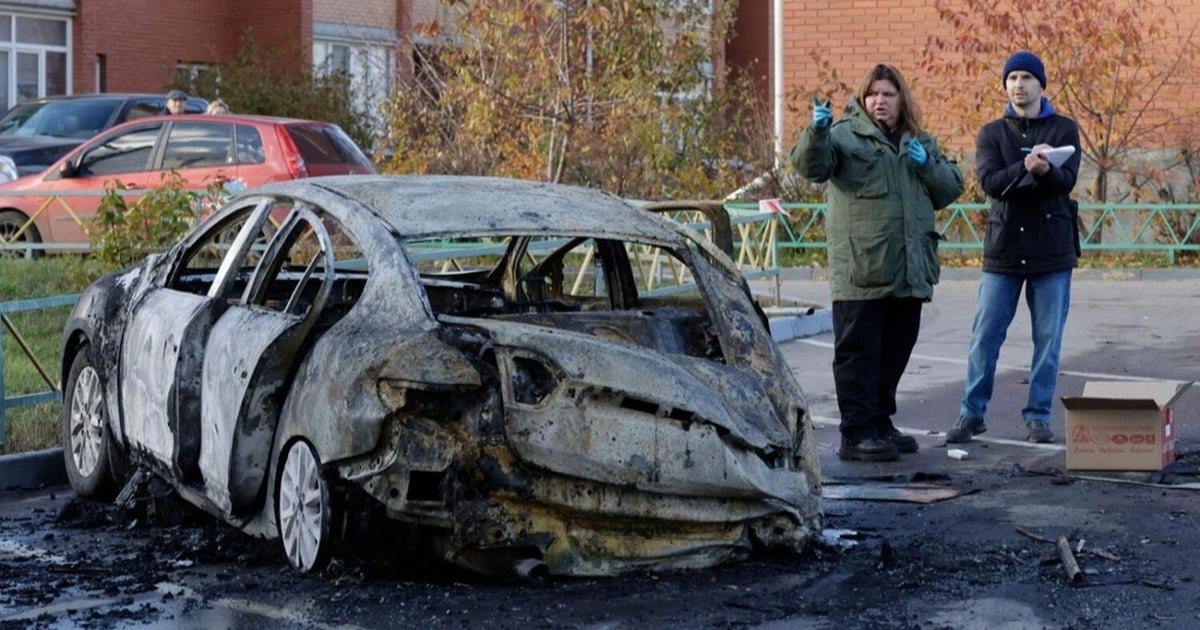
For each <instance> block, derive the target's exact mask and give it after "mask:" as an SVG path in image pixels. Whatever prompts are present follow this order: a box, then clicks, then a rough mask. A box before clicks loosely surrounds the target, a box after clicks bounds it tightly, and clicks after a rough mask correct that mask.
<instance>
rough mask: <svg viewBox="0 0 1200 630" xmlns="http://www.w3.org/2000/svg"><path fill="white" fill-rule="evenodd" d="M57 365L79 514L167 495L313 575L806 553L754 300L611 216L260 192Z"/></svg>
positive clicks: (505, 188) (798, 472)
mask: <svg viewBox="0 0 1200 630" xmlns="http://www.w3.org/2000/svg"><path fill="white" fill-rule="evenodd" d="M63 342H64V343H63V357H62V358H63V361H62V365H63V366H64V368H63V369H64V374H63V382H64V383H65V387H64V392H65V400H64V405H63V417H62V433H63V435H62V439H63V446H64V451H65V456H66V465H67V470H68V475H69V477H70V480H71V483H72V485H73V486H74V488H75V489H76V491H77V492H78V493H79V494H80V495H83V496H87V497H111V496H112V495H113V494H114V493H115V492H116V491H117V490H118V489H120V486H121V485H122V484H126V483H127V482H128V481H127V480H128V479H130V478H131V475H130V471H140V472H139V473H138V474H136V475H132V478H133V479H135V480H136V479H138V478H139V477H142V478H144V477H145V476H146V475H156V476H159V477H161V478H162V479H165V480H166V481H167V482H169V483H170V484H171V485H172V486H173V487H174V488H175V489H176V491H177V493H178V495H179V496H180V497H182V498H183V499H185V500H186V501H188V502H190V503H192V504H194V505H196V506H199V507H200V508H202V509H204V510H205V511H207V512H209V513H211V514H212V515H214V516H216V517H218V518H220V519H223V520H224V521H227V522H228V523H230V524H232V525H234V526H236V527H239V528H241V529H243V530H245V531H246V532H248V533H250V534H252V535H256V536H262V537H266V538H270V539H278V540H280V541H281V543H282V548H283V550H284V552H285V553H286V556H287V558H288V560H289V561H290V562H291V564H292V565H293V566H295V567H296V568H298V569H300V570H302V571H313V570H319V569H321V568H322V567H323V566H324V565H325V564H326V563H327V562H328V560H329V559H330V557H331V556H332V555H335V554H338V553H341V552H343V551H344V550H347V549H350V548H351V547H353V546H355V545H356V544H358V545H361V544H379V545H380V546H379V547H378V548H377V549H376V553H384V552H387V553H391V552H393V551H394V550H397V549H401V548H414V547H420V548H422V549H432V550H436V552H437V554H438V556H439V557H440V558H443V559H445V560H448V561H450V562H453V563H456V564H459V565H462V566H466V567H469V568H472V569H475V570H478V571H482V572H485V573H489V574H497V575H503V574H508V575H512V574H519V575H529V574H534V573H549V574H556V575H607V574H615V573H619V572H622V571H626V570H631V569H643V568H674V567H702V566H709V565H713V564H716V563H719V562H722V561H726V560H729V559H735V558H741V557H745V556H746V555H747V554H748V552H749V551H750V550H751V549H752V547H754V546H767V547H783V548H787V549H792V550H797V551H798V550H801V549H803V548H804V547H805V546H806V545H807V544H808V543H809V542H810V540H811V539H812V538H813V536H814V535H815V533H816V532H818V531H819V530H820V527H821V503H820V501H821V498H820V474H819V470H818V466H819V462H818V458H817V454H816V448H815V445H814V444H813V436H812V427H811V423H810V418H809V415H808V409H807V404H806V401H805V397H804V394H803V392H802V391H801V388H800V386H799V385H798V384H797V382H796V380H795V377H794V376H793V374H792V372H791V371H790V369H789V368H788V366H787V365H786V364H785V363H784V361H783V358H782V357H781V355H780V353H779V351H778V348H777V347H776V346H775V344H774V343H773V341H772V340H771V337H770V334H769V332H768V330H767V327H766V326H765V322H764V320H763V318H762V316H761V310H759V309H758V308H757V306H756V304H755V303H754V301H753V300H752V298H751V295H750V293H749V290H748V287H747V285H746V283H745V281H744V279H743V278H742V277H741V276H740V275H739V274H738V272H737V270H736V269H735V267H734V265H733V264H732V262H731V261H730V260H729V258H728V257H727V256H726V255H725V254H724V253H722V252H721V251H720V250H719V249H718V248H717V247H715V246H714V245H713V244H712V243H710V242H708V241H707V240H705V239H704V238H702V237H700V236H698V235H697V234H696V233H694V232H692V231H691V230H690V229H689V228H687V227H684V226H682V225H680V224H678V223H675V222H673V221H671V220H669V219H666V218H663V217H661V216H657V215H656V214H653V213H651V212H648V211H646V210H644V209H640V208H638V207H635V206H633V205H631V204H629V203H627V202H625V201H622V200H620V199H618V198H616V197H613V196H611V195H608V194H606V193H603V192H600V191H597V190H591V189H584V188H576V187H569V186H562V185H553V184H544V183H536V182H527V181H516V180H507V179H497V178H481V177H455V176H394V177H393V176H370V175H367V176H341V177H325V178H314V179H308V180H299V181H294V182H287V183H279V184H271V185H268V186H264V187H261V188H258V189H255V190H251V191H248V192H246V193H243V194H242V195H240V196H238V197H236V198H235V199H233V200H232V201H231V202H230V203H229V204H228V205H226V206H225V207H224V208H223V209H222V210H220V211H219V212H218V213H216V214H215V215H214V216H212V217H211V218H210V219H208V220H207V221H206V222H204V223H203V224H202V225H200V226H198V227H197V228H196V229H195V230H193V231H192V233H190V234H188V235H187V236H186V237H185V238H184V239H183V240H182V241H181V242H180V243H178V244H177V245H176V246H175V247H173V248H172V249H170V250H169V251H167V252H166V253H164V254H161V255H155V256H151V257H149V258H148V259H146V260H145V261H144V262H142V263H141V264H140V265H137V266H135V267H132V268H130V269H128V270H125V271H123V272H120V273H116V274H113V275H110V276H107V277H105V278H102V279H100V280H98V281H96V282H95V283H93V284H92V285H91V286H90V287H88V289H87V290H86V291H85V293H84V294H83V295H82V296H81V299H80V300H79V303H78V305H77V306H76V308H75V310H74V312H73V313H72V314H71V316H70V318H69V320H68V323H67V325H66V329H65V330H64V332H63ZM373 540H385V541H387V542H386V543H371V542H369V541H373ZM399 540H404V543H403V544H401V543H400V542H399Z"/></svg>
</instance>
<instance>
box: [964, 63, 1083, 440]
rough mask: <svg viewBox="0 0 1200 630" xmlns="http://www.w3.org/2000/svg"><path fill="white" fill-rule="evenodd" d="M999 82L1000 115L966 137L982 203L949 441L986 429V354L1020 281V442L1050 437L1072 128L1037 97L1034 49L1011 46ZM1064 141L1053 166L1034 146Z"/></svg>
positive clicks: (1067, 285) (1069, 208)
mask: <svg viewBox="0 0 1200 630" xmlns="http://www.w3.org/2000/svg"><path fill="white" fill-rule="evenodd" d="M1000 80H1001V81H1002V82H1003V84H1004V89H1005V91H1006V92H1007V95H1008V106H1007V107H1006V108H1005V111H1004V116H1003V117H1001V118H1000V119H998V120H994V121H992V122H990V123H988V124H986V125H984V126H983V128H982V129H980V130H979V137H978V138H977V139H976V141H975V171H976V173H977V174H978V176H979V184H980V186H981V187H982V188H983V191H984V192H985V193H987V195H988V197H990V198H991V209H990V210H989V212H988V220H987V236H986V238H985V240H984V245H983V274H982V275H981V276H980V280H979V298H978V300H977V301H976V305H975V321H974V323H973V324H972V325H971V344H970V346H969V349H968V351H967V352H968V354H967V377H966V387H965V392H964V393H963V399H962V403H961V405H960V407H959V411H958V421H957V422H956V423H955V425H954V427H953V428H952V429H950V430H949V431H947V432H946V442H949V443H959V442H968V441H970V440H971V438H972V437H973V436H975V435H978V434H980V433H983V432H984V431H987V425H985V424H984V421H983V419H984V415H985V414H986V413H987V406H988V402H989V401H990V400H991V398H992V389H993V386H994V385H995V378H996V360H997V358H998V357H999V356H1000V346H1001V345H1002V344H1003V343H1004V338H1005V336H1006V335H1007V334H1008V326H1009V324H1011V323H1012V320H1013V315H1014V314H1015V313H1016V310H1017V304H1018V303H1019V302H1020V301H1021V290H1022V288H1024V290H1025V303H1026V304H1027V305H1028V306H1029V316H1030V319H1031V324H1032V327H1033V361H1032V363H1031V364H1030V367H1029V395H1028V399H1027V401H1026V404H1025V408H1024V409H1022V410H1021V418H1022V420H1024V422H1025V426H1026V428H1027V430H1028V432H1029V433H1028V440H1029V441H1030V442H1051V441H1053V440H1054V432H1053V431H1051V429H1050V408H1051V405H1052V404H1053V402H1054V389H1055V387H1056V384H1057V381H1058V355H1059V350H1060V349H1061V347H1062V336H1063V330H1064V328H1065V327H1066V323H1067V310H1068V308H1069V306H1070V303H1071V270H1072V269H1074V268H1075V266H1076V264H1078V260H1079V236H1078V233H1077V232H1076V223H1077V215H1078V212H1079V209H1078V206H1077V205H1076V204H1075V202H1074V201H1073V200H1072V199H1071V191H1072V190H1073V189H1074V188H1075V178H1076V176H1077V175H1078V173H1079V159H1080V150H1079V127H1078V126H1077V125H1076V124H1075V121H1074V120H1071V119H1070V118H1067V117H1065V116H1060V115H1059V114H1058V113H1057V112H1055V110H1054V107H1053V106H1052V105H1051V104H1050V100H1049V99H1047V98H1046V97H1045V96H1043V95H1042V91H1043V90H1045V89H1046V69H1045V67H1044V66H1043V65H1042V60H1041V59H1038V57H1037V55H1034V54H1033V53H1031V52H1029V51H1025V50H1022V51H1019V52H1016V53H1014V54H1013V55H1012V56H1011V57H1009V58H1008V61H1006V62H1005V63H1004V69H1003V70H1002V71H1001V73H1000ZM1068 146H1069V147H1073V148H1074V149H1075V152H1074V153H1073V154H1072V155H1071V156H1070V157H1068V158H1067V159H1066V161H1064V162H1062V163H1061V164H1060V165H1059V166H1055V165H1054V164H1053V163H1052V162H1051V161H1050V160H1049V159H1047V157H1046V156H1045V155H1044V154H1043V153H1042V152H1043V151H1045V150H1046V149H1050V148H1052V147H1068Z"/></svg>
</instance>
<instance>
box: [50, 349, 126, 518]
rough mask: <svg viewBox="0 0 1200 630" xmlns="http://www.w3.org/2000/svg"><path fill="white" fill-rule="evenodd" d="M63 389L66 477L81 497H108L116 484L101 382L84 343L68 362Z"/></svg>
mask: <svg viewBox="0 0 1200 630" xmlns="http://www.w3.org/2000/svg"><path fill="white" fill-rule="evenodd" d="M64 391H65V395H66V398H65V399H64V400H63V405H62V445H63V458H64V460H65V461H66V467H67V479H68V480H69V481H70V482H71V487H72V488H74V489H75V492H77V493H79V495H80V496H82V497H87V498H111V497H112V493H113V490H114V489H115V485H116V484H115V483H114V480H113V476H112V469H111V462H112V461H113V454H112V450H113V445H112V439H111V437H110V436H109V433H108V432H109V427H108V420H107V417H108V414H107V412H106V408H105V404H104V384H103V382H101V380H100V373H99V372H97V371H96V368H94V367H92V364H91V361H89V360H88V348H87V346H84V347H83V348H80V350H79V352H78V353H77V354H76V355H75V360H74V361H72V362H71V372H70V375H69V376H68V377H67V387H66V389H65V390H64Z"/></svg>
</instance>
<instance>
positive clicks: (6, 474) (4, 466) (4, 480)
mask: <svg viewBox="0 0 1200 630" xmlns="http://www.w3.org/2000/svg"><path fill="white" fill-rule="evenodd" d="M66 483H67V469H66V465H65V464H64V463H63V451H62V449H61V448H48V449H46V450H43V451H30V452H28V453H13V454H11V455H0V491H5V490H32V489H36V488H46V487H50V486H61V485H65V484H66Z"/></svg>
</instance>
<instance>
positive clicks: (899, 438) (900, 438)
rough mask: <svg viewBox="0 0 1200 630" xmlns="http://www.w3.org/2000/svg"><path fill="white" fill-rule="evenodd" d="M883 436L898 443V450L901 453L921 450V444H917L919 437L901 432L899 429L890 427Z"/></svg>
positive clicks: (893, 442) (895, 443)
mask: <svg viewBox="0 0 1200 630" xmlns="http://www.w3.org/2000/svg"><path fill="white" fill-rule="evenodd" d="M883 437H884V438H885V439H887V440H888V441H889V442H891V443H892V444H894V445H896V450H897V451H900V452H901V453H916V452H917V451H919V450H921V445H920V444H917V438H915V437H913V436H911V435H906V434H904V433H901V432H900V431H899V429H895V428H892V429H888V430H887V431H884V432H883Z"/></svg>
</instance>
